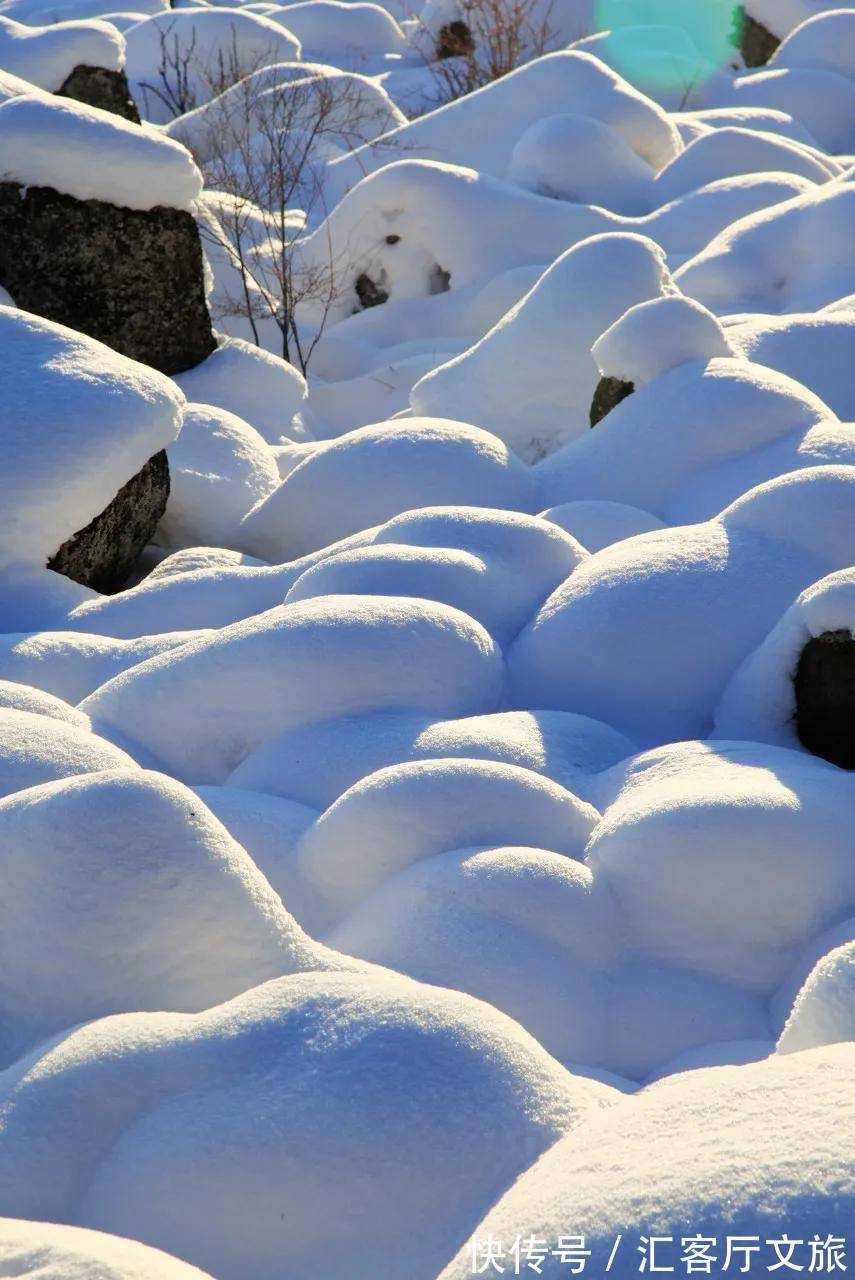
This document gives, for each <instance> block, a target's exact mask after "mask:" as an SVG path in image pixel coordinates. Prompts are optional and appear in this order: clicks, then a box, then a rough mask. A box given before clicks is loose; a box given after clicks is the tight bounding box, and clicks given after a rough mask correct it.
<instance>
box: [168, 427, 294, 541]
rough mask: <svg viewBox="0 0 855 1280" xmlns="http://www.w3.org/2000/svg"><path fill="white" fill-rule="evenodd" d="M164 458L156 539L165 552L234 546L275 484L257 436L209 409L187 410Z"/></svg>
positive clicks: (268, 454)
mask: <svg viewBox="0 0 855 1280" xmlns="http://www.w3.org/2000/svg"><path fill="white" fill-rule="evenodd" d="M167 457H168V458H169V476H170V492H169V500H168V502H167V504H166V510H165V512H164V513H163V517H162V519H161V521H160V525H159V530H158V538H159V540H160V542H161V544H162V545H164V546H168V547H186V546H206V545H210V546H231V545H233V544H234V542H235V541H237V540H238V529H239V527H240V522H241V520H242V519H243V518H244V516H245V515H246V514H247V512H248V511H249V510H250V509H251V508H252V507H254V506H255V504H256V503H257V502H261V501H262V500H263V499H264V498H266V497H267V495H268V494H269V493H272V492H273V490H274V489H275V488H276V487H277V486H278V484H279V471H278V468H277V466H276V462H275V460H274V457H273V454H272V452H271V450H270V448H269V446H268V445H267V443H266V441H265V440H264V439H263V438H262V436H260V435H259V434H258V432H257V431H255V430H254V429H253V428H252V427H251V426H250V425H249V423H248V422H244V421H243V419H242V418H238V417H237V416H236V415H235V414H233V413H228V412H227V411H226V410H225V409H217V408H215V407H214V406H213V405H209V404H189V405H188V406H187V407H186V409H185V410H184V416H183V419H182V426H181V435H180V436H179V437H178V439H177V440H176V442H175V444H174V445H172V446H171V447H170V448H169V449H168V450H167Z"/></svg>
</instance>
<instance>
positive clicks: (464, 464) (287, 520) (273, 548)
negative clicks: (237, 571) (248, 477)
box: [240, 416, 533, 560]
mask: <svg viewBox="0 0 855 1280" xmlns="http://www.w3.org/2000/svg"><path fill="white" fill-rule="evenodd" d="M476 504H483V505H484V506H485V507H497V508H500V509H505V510H510V511H531V509H532V505H533V486H532V484H531V478H530V475H529V473H528V471H527V470H526V468H525V466H524V465H523V464H522V463H521V462H520V460H519V458H517V457H516V456H515V455H514V454H513V453H512V452H511V451H510V450H509V449H508V448H507V446H506V445H505V443H504V442H503V441H502V440H499V439H497V438H496V436H495V435H490V434H489V432H487V431H482V430H480V429H479V428H477V427H470V426H467V425H466V424H465V423H464V422H452V421H449V420H447V419H445V418H443V417H427V416H426V417H415V418H407V419H403V420H402V421H400V422H388V423H378V424H377V425H375V426H370V427H361V428H360V429H359V430H357V431H350V432H348V433H347V435H344V436H340V437H339V438H338V439H337V440H331V441H329V442H324V443H322V444H319V445H317V446H316V447H315V448H314V449H313V450H311V451H310V452H309V453H308V454H307V456H306V458H305V459H304V460H303V461H302V462H301V463H300V464H299V466H297V467H295V468H294V470H293V471H291V472H290V473H289V474H288V475H287V476H286V478H285V479H284V480H283V482H282V484H281V485H279V487H278V488H277V489H276V490H275V491H274V492H273V493H272V494H270V496H269V497H268V498H265V499H264V500H263V501H262V502H260V503H259V504H258V505H257V506H256V507H254V508H253V510H252V511H250V512H249V514H248V515H247V517H246V519H245V520H244V522H243V526H242V532H241V538H240V543H241V546H242V547H243V548H244V549H245V550H247V551H249V552H250V553H252V554H254V555H260V556H262V557H264V558H265V559H270V560H285V559H289V558H291V557H296V556H299V555H302V554H305V553H306V552H309V551H315V550H317V549H319V548H321V547H324V546H328V545H329V544H330V543H333V542H336V541H338V540H339V539H340V538H346V537H347V536H348V535H349V534H352V533H358V532H360V531H361V530H363V529H369V528H371V527H372V526H373V525H378V524H383V523H384V522H385V521H386V520H389V519H391V518H392V517H393V516H397V515H400V514H401V513H402V512H405V511H410V510H412V509H413V508H416V507H427V506H435V505H437V506H438V505H442V506H456V505H461V506H472V505H476Z"/></svg>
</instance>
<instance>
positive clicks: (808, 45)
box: [12, 5, 855, 80]
mask: <svg viewBox="0 0 855 1280" xmlns="http://www.w3.org/2000/svg"><path fill="white" fill-rule="evenodd" d="M824 8H825V10H826V11H825V12H823V13H815V14H814V15H813V16H812V17H809V18H807V20H806V21H805V22H802V23H800V24H799V25H798V26H797V27H796V28H795V29H794V30H792V31H790V32H788V34H787V37H786V39H785V40H784V41H783V42H782V44H780V45H779V46H778V48H777V49H776V50H775V52H774V54H773V55H772V57H771V58H770V60H769V66H770V67H775V68H777V67H809V68H811V69H814V68H816V69H820V70H823V71H836V72H837V73H838V74H839V75H842V76H846V77H847V78H848V79H850V80H855V10H853V9H851V8H847V7H845V6H844V5H839V6H835V7H833V8H832V7H831V6H829V5H826V6H824ZM12 70H14V67H13V68H12Z"/></svg>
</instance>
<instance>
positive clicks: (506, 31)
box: [421, 0, 560, 102]
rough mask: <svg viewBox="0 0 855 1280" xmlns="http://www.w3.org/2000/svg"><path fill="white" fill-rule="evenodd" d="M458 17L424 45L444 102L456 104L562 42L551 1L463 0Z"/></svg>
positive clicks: (426, 37) (430, 35)
mask: <svg viewBox="0 0 855 1280" xmlns="http://www.w3.org/2000/svg"><path fill="white" fill-rule="evenodd" d="M458 9H459V12H458V16H457V17H456V18H454V19H453V20H452V21H450V22H447V23H445V24H444V25H443V26H442V27H440V30H439V35H438V37H436V36H434V34H433V33H431V32H429V31H428V30H427V29H426V28H425V29H423V32H422V39H421V44H422V47H423V48H424V49H425V57H426V59H427V61H428V65H429V67H430V69H431V71H432V73H433V76H434V78H435V80H436V85H437V96H438V101H439V102H451V101H452V100H453V99H455V98H461V97H463V96H464V95H465V94H467V93H472V92H473V90H475V89H480V88H481V87H482V86H483V85H485V84H490V83H491V82H492V81H494V80H500V79H501V78H502V76H506V75H507V74H508V72H510V71H514V70H515V69H516V68H517V67H520V66H522V64H523V63H524V62H528V61H529V60H530V59H532V58H537V57H540V56H541V55H542V54H544V53H549V52H551V51H552V50H553V49H555V48H556V47H557V46H558V44H559V43H560V42H559V39H558V36H557V33H556V31H555V30H554V28H553V26H552V23H551V13H552V3H550V2H549V0H460V3H459V6H458Z"/></svg>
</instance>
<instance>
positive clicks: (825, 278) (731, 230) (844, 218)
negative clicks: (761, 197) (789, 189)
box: [675, 86, 855, 315]
mask: <svg viewBox="0 0 855 1280" xmlns="http://www.w3.org/2000/svg"><path fill="white" fill-rule="evenodd" d="M853 91H855V86H853ZM853 208H855V184H853V183H851V182H849V181H847V180H842V179H839V180H836V181H834V182H829V183H826V184H825V185H824V186H822V187H819V188H815V189H814V190H813V191H811V192H809V193H808V194H806V195H804V196H797V197H795V199H793V200H789V201H786V202H785V203H783V204H781V205H778V206H777V207H772V208H770V209H767V210H764V211H762V212H759V213H755V214H751V215H750V216H749V217H747V218H744V219H742V220H741V221H738V222H735V223H733V225H732V226H730V227H728V228H727V229H726V230H724V231H722V232H721V233H720V235H718V236H716V237H715V239H713V240H712V241H711V242H710V244H709V245H708V246H707V247H706V249H704V250H703V251H702V252H701V253H699V254H698V255H697V256H696V257H694V258H693V259H691V261H689V262H687V263H686V264H685V266H683V267H681V268H680V270H679V271H677V272H676V273H675V278H676V280H677V283H678V284H679V286H680V288H681V289H682V290H683V292H684V293H687V294H689V295H690V297H693V298H696V299H697V300H698V301H699V302H703V303H704V304H705V305H706V306H708V307H710V308H711V310H713V311H715V312H717V313H718V314H719V315H723V314H727V313H728V312H746V311H759V312H764V311H765V312H770V313H771V314H773V315H775V314H780V313H781V312H784V311H809V310H815V309H816V308H819V307H824V306H827V305H828V304H829V303H831V302H834V301H836V300H837V299H840V298H844V297H846V296H847V295H849V294H851V293H853V292H855V249H853V245H852V237H851V236H850V234H849V225H850V222H851V218H852V209H853Z"/></svg>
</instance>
